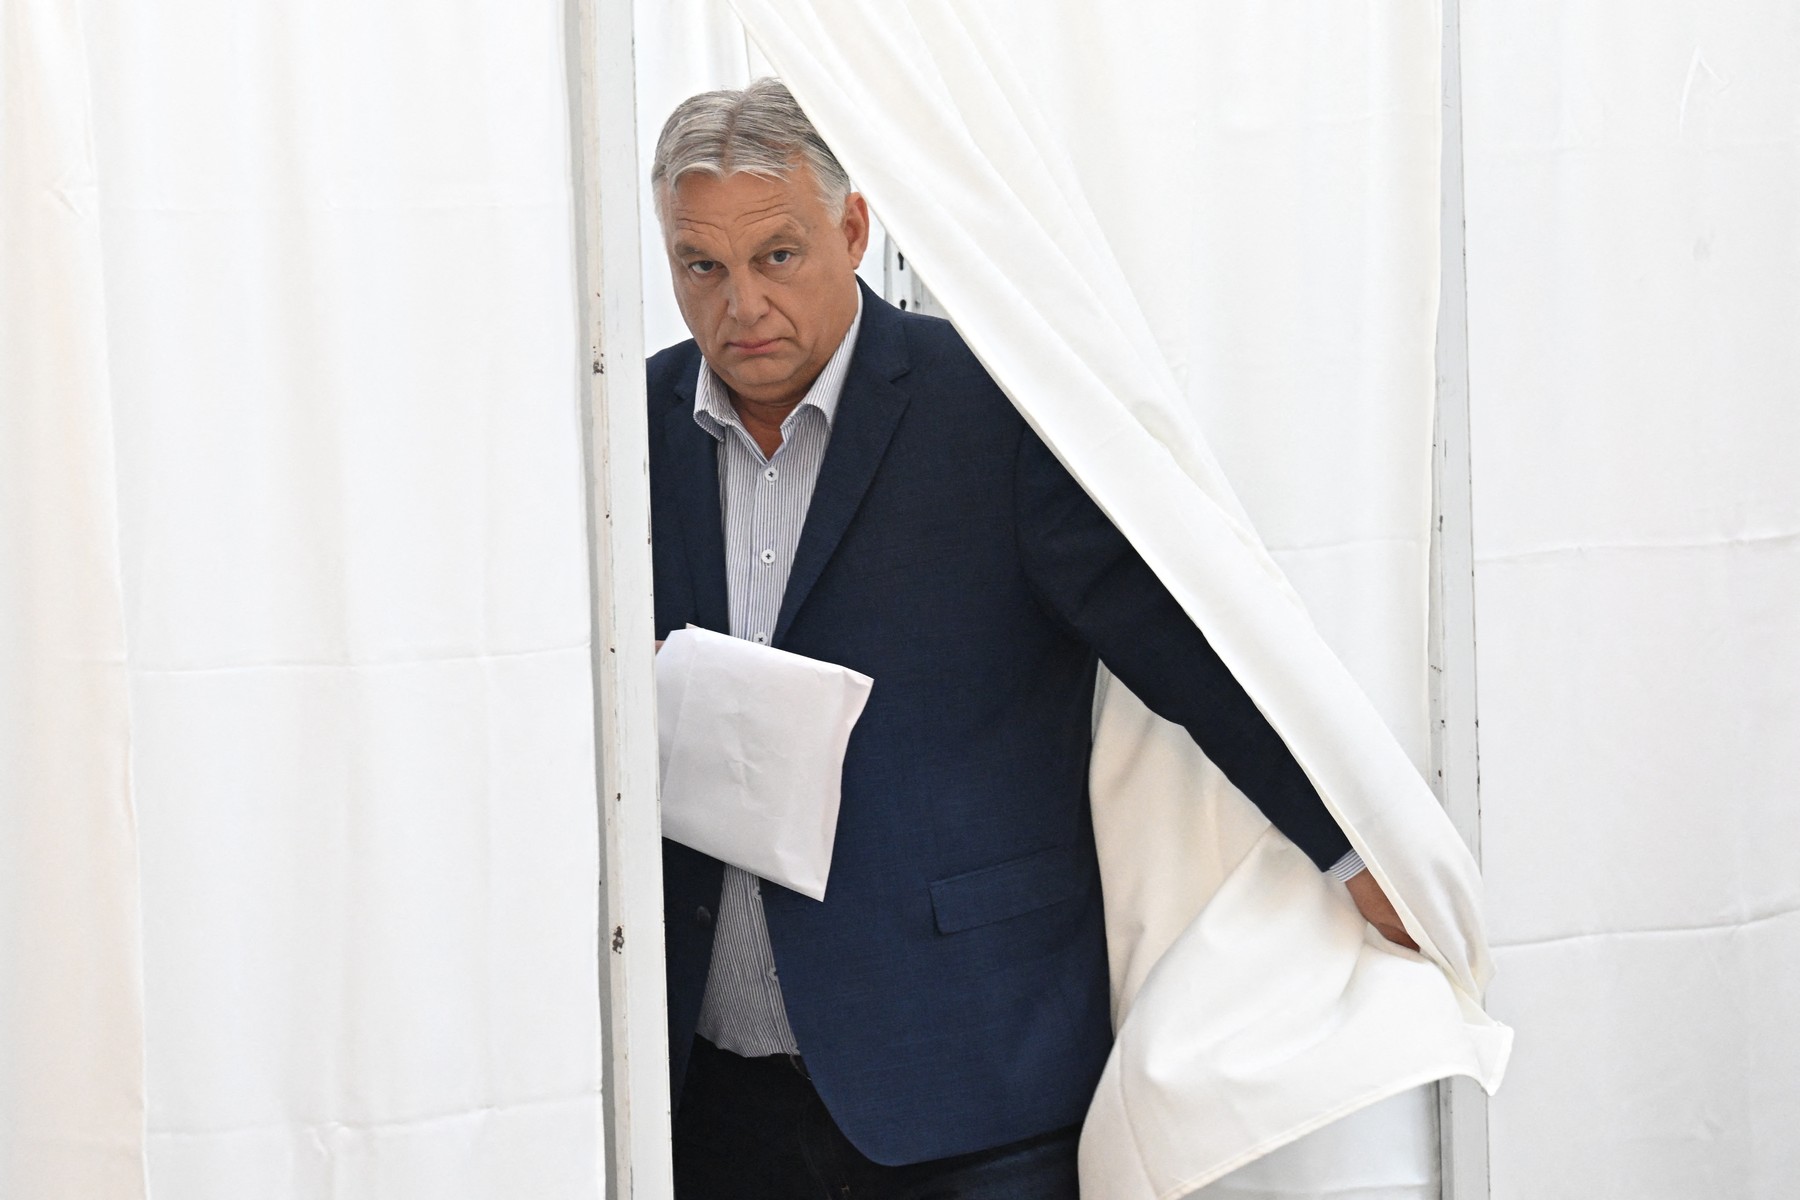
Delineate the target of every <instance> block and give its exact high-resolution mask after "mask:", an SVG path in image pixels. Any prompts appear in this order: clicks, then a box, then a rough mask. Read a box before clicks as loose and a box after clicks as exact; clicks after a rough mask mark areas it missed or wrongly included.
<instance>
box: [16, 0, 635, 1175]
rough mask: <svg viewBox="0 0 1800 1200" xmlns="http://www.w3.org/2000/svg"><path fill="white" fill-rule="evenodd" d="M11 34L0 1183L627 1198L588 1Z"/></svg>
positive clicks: (67, 16) (142, 16)
mask: <svg viewBox="0 0 1800 1200" xmlns="http://www.w3.org/2000/svg"><path fill="white" fill-rule="evenodd" d="M0 12H3V13H4V25H3V26H0V28H3V29H4V31H5V41H4V52H5V57H4V59H3V60H0V61H3V62H4V64H5V70H6V80H5V82H6V88H7V91H6V103H5V105H4V106H3V107H0V112H3V113H4V115H5V119H6V121H7V125H6V128H5V137H6V153H7V171H6V173H5V176H4V178H5V191H4V193H3V195H4V201H5V205H6V217H7V234H6V241H5V243H4V253H5V260H4V261H3V262H0V280H4V281H5V285H4V286H5V288H6V291H5V296H6V302H7V308H6V310H5V314H4V316H5V321H4V328H5V337H6V342H5V343H4V344H5V347H6V350H7V358H6V360H5V362H4V364H3V369H4V376H3V378H0V387H3V389H4V397H5V404H4V408H3V410H0V411H3V412H4V420H5V425H4V426H3V427H0V428H3V429H4V433H5V436H4V437H0V455H3V456H4V458H3V459H0V488H3V489H4V490H3V491H0V497H3V504H0V546H4V548H5V551H6V553H5V557H4V559H3V560H0V585H3V587H0V604H4V606H5V607H4V610H0V617H3V618H4V622H3V627H4V629H5V631H6V636H7V639H8V640H7V642H6V643H5V645H6V651H5V654H6V657H5V659H4V671H3V672H0V771H4V772H5V778H4V780H0V782H3V783H4V785H5V789H6V790H5V793H4V794H3V795H0V821H3V822H4V825H0V830H3V833H4V837H3V840H0V854H3V855H4V856H5V858H4V860H0V937H3V938H4V939H5V940H4V951H5V954H6V962H5V967H6V971H5V983H4V989H3V990H0V997H4V1003H5V1009H4V1016H5V1022H4V1024H5V1028H6V1033H5V1036H4V1038H0V1046H4V1047H5V1054H6V1057H5V1058H4V1059H0V1113H4V1114H5V1117H4V1122H3V1132H0V1191H3V1192H4V1193H5V1194H6V1195H7V1196H8V1197H14V1196H17V1197H19V1198H20V1200H26V1198H30V1200H38V1198H40V1197H44V1198H48V1197H61V1196H69V1197H76V1196H79V1197H82V1198H84V1200H87V1198H95V1200H100V1198H104V1200H112V1198H113V1197H123V1196H127V1195H131V1194H134V1193H135V1191H136V1190H137V1188H138V1187H140V1186H141V1181H142V1179H143V1177H144V1175H145V1174H146V1172H147V1175H148V1180H149V1184H150V1187H151V1190H152V1191H153V1193H154V1194H156V1195H158V1196H161V1197H173V1198H179V1200H213V1198H217V1200H245V1198H246V1197H255V1198H256V1200H281V1198H284V1197H308V1198H311V1197H322V1196H328V1195H329V1196H333V1197H343V1198H346V1200H348V1198H353V1197H366V1198H369V1200H378V1198H380V1200H385V1198H389V1197H397V1196H430V1197H433V1198H434V1200H436V1198H467V1200H489V1198H491V1200H511V1198H513V1197H518V1196H522V1195H528V1196H533V1197H558V1198H568V1200H580V1198H584V1197H591V1196H594V1195H596V1194H597V1193H598V1190H599V1186H600V1185H599V1178H598V1172H597V1170H596V1162H597V1159H598V1154H599V1151H598V1148H597V1131H598V1128H599V1097H598V1078H599V1069H598V1026H597V979H598V949H597V947H598V931H597V896H596V879H597V874H598V872H597V833H596V829H595V806H594V793H593V758H592V715H591V714H592V709H591V701H590V684H589V659H588V650H587V637H588V605H587V597H586V590H587V589H586V584H585V566H584V561H585V560H584V538H583V532H582V524H581V523H582V512H583V501H582V482H581V465H580V461H581V460H580V453H581V440H580V434H579V429H578V412H577V395H578V393H577V384H578V379H579V374H578V372H579V369H580V364H581V362H582V355H581V353H580V333H579V330H578V327H577V315H576V304H575V299H576V297H575V284H574V270H575V266H574V255H573V251H572V236H573V218H572V213H571V206H572V202H573V196H572V185H571V180H570V170H569V162H570V139H569V134H568V107H567V96H566V91H565V84H564V79H565V58H564V46H563V25H564V19H565V14H564V7H563V5H562V4H560V3H551V2H542V0H540V2H536V3H528V4H519V3H515V2H511V0H508V2H504V3H501V2H495V3H487V4H481V3H464V4H458V5H454V6H450V7H448V8H446V7H444V6H441V5H434V4H427V3H422V2H420V3H383V4H379V5H350V6H327V7H324V8H320V7H318V6H281V5H248V6H246V5H241V4H234V3H228V2H225V0H170V2H169V3H163V4H159V5H156V6H153V7H150V8H145V7H143V6H139V5H130V4H122V3H114V2H112V0H92V2H91V3H87V4H82V5H70V4H52V3H40V2H38V0H7V2H6V3H5V4H4V6H0ZM78 18H79V20H78ZM20 147H24V148H25V149H26V150H28V151H29V153H27V154H21V155H20V157H19V158H15V157H14V156H15V154H16V153H19V148H20ZM19 163H22V164H23V166H22V167H19V166H16V165H15V164H19ZM115 511H116V513H117V521H116V524H115V521H114V513H115ZM127 755H128V756H129V773H130V780H129V785H128V784H127V781H126V767H125V763H126V760H127ZM134 864H141V889H140V885H139V881H138V880H137V879H136V878H134V876H133V873H132V869H133V866H134ZM140 897H141V930H142V934H141V943H140V939H139V937H138V921H139V916H138V913H137V912H136V911H134V901H137V900H139V899H140ZM140 944H141V956H142V974H141V986H140V983H139V975H138V969H137V965H138V964H137V958H138V954H139V946H140ZM140 997H141V1014H140V1009H139V1005H140ZM140 1016H141V1020H140ZM140 1046H141V1047H142V1049H141V1050H140ZM19 1114H26V1115H25V1116H24V1117H20V1116H19ZM139 1143H147V1166H146V1162H145V1161H144V1159H143V1158H142V1156H140V1155H139V1153H138V1147H139ZM134 1180H135V1181H136V1182H133V1181H134Z"/></svg>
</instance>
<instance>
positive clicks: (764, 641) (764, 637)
mask: <svg viewBox="0 0 1800 1200" xmlns="http://www.w3.org/2000/svg"><path fill="white" fill-rule="evenodd" d="M750 640H751V641H753V642H755V643H756V644H757V645H759V646H766V645H768V644H769V635H768V634H766V633H759V634H757V635H756V636H755V637H753V638H751V639H750Z"/></svg>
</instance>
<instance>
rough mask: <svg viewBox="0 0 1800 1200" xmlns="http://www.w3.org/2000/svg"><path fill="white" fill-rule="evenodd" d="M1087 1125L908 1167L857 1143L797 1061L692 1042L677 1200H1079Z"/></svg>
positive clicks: (678, 1141)
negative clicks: (876, 1157) (1079, 1154)
mask: <svg viewBox="0 0 1800 1200" xmlns="http://www.w3.org/2000/svg"><path fill="white" fill-rule="evenodd" d="M1080 1134H1081V1130H1080V1127H1079V1126H1072V1127H1070V1128H1068V1129H1061V1130H1057V1131H1056V1132H1054V1133H1047V1134H1044V1135H1042V1136H1040V1137H1035V1138H1031V1139H1029V1140H1027V1141H1023V1142H1015V1143H1012V1144H1011V1145H1007V1146H999V1147H996V1148H995V1149H992V1150H982V1151H978V1152H977V1153H974V1154H963V1155H958V1156H957V1157H955V1158H941V1159H937V1160H935V1161H932V1162H923V1163H913V1164H911V1165H909V1166H903V1167H884V1166H882V1165H880V1164H879V1163H874V1162H870V1161H869V1160H868V1159H867V1158H865V1157H863V1155H862V1154H861V1153H860V1152H858V1150H857V1149H856V1147H855V1146H852V1145H851V1144H850V1141H849V1139H848V1138H846V1137H845V1136H844V1135H843V1133H842V1131H840V1130H839V1129H838V1127H837V1123H836V1122H835V1121H833V1120H832V1119H831V1114H830V1113H828V1112H826V1111H825V1104H824V1102H823V1101H821V1100H820V1099H819V1093H818V1092H816V1091H814V1090H813V1086H812V1083H811V1081H810V1080H809V1079H808V1078H807V1077H806V1073H805V1068H804V1066H803V1064H802V1063H801V1062H800V1060H798V1059H790V1058H788V1057H786V1056H785V1055H775V1056H772V1057H769V1058H741V1057H739V1056H738V1055H736V1054H731V1053H729V1052H727V1051H724V1050H721V1049H719V1048H718V1047H716V1046H714V1045H713V1044H712V1043H711V1042H708V1041H706V1040H705V1039H703V1038H696V1039H694V1052H693V1057H692V1058H691V1059H689V1061H688V1071H687V1080H686V1082H685V1083H684V1084H683V1086H682V1095H681V1110H680V1111H679V1112H678V1113H677V1114H676V1116H675V1195H676V1198H677V1200H1076V1197H1077V1196H1078V1195H1079V1187H1078V1184H1077V1181H1076V1172H1075V1152H1076V1146H1077V1143H1078V1141H1079V1139H1080Z"/></svg>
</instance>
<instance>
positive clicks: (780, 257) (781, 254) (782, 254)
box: [769, 250, 794, 267]
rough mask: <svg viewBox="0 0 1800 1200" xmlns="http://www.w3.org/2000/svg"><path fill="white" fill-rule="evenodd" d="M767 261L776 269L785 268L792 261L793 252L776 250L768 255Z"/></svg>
mask: <svg viewBox="0 0 1800 1200" xmlns="http://www.w3.org/2000/svg"><path fill="white" fill-rule="evenodd" d="M769 261H770V262H771V263H773V264H774V265H775V266H778V267H780V266H786V265H787V264H788V263H790V262H792V261H794V252H793V251H792V250H776V251H774V252H772V253H771V254H770V255H769Z"/></svg>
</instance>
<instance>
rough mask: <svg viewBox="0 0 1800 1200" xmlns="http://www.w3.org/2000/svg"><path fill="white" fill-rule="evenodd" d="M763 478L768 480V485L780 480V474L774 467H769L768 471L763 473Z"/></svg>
mask: <svg viewBox="0 0 1800 1200" xmlns="http://www.w3.org/2000/svg"><path fill="white" fill-rule="evenodd" d="M763 478H764V479H766V480H768V481H769V482H770V483H774V482H775V481H776V480H777V479H780V478H781V472H780V471H777V470H776V469H775V468H774V467H770V468H769V469H768V470H766V471H764V472H763Z"/></svg>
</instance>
